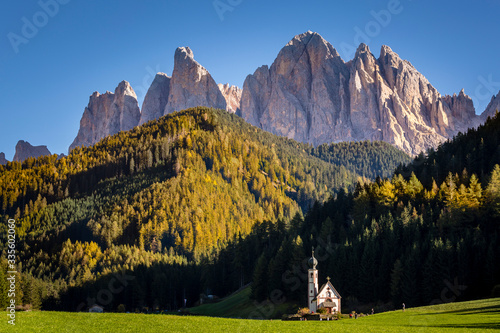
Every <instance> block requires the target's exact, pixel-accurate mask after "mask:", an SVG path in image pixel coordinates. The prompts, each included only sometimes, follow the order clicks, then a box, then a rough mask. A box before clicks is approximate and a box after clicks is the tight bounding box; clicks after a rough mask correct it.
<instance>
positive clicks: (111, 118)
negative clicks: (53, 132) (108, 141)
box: [69, 81, 140, 151]
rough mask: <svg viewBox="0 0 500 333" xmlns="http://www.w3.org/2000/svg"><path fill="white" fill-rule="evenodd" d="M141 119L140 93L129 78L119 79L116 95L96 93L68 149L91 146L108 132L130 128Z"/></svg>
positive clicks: (113, 132)
mask: <svg viewBox="0 0 500 333" xmlns="http://www.w3.org/2000/svg"><path fill="white" fill-rule="evenodd" d="M139 118H140V110H139V105H138V103H137V96H136V95H135V92H134V90H133V89H132V87H131V86H130V84H129V83H128V82H127V81H122V82H120V84H119V85H118V87H117V88H116V89H115V93H114V94H113V93H111V92H106V93H105V94H103V95H101V94H99V93H98V92H94V93H93V94H92V96H90V100H89V104H88V106H87V107H86V108H85V111H84V112H83V116H82V119H81V120H80V130H79V131H78V135H77V136H76V138H75V140H74V141H73V143H72V144H71V146H70V147H69V151H71V150H72V149H73V148H75V147H79V146H92V145H94V144H95V143H97V142H98V141H99V140H101V139H102V138H104V137H106V136H108V135H112V134H116V133H118V132H120V131H127V130H130V129H132V128H134V127H135V126H137V125H138V123H139Z"/></svg>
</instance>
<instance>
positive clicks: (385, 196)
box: [242, 114, 500, 307]
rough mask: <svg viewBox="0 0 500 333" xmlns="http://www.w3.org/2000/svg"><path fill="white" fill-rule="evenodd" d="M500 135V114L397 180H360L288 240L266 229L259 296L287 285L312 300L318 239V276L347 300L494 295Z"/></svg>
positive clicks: (401, 171) (410, 301) (499, 254)
mask: <svg viewBox="0 0 500 333" xmlns="http://www.w3.org/2000/svg"><path fill="white" fill-rule="evenodd" d="M499 139H500V116H499V115H498V114H497V116H496V117H495V118H494V119H490V120H488V122H487V123H486V124H485V125H484V126H480V127H479V128H478V129H471V130H469V131H468V133H466V134H459V135H458V136H457V137H456V138H455V139H454V140H452V141H449V142H446V143H444V144H443V145H441V146H440V147H439V148H438V149H437V150H436V151H434V150H431V151H429V152H428V154H427V155H424V154H422V155H420V156H418V157H417V158H416V159H415V160H414V161H413V162H412V163H410V164H409V165H408V166H406V167H400V168H398V170H397V172H396V173H395V175H394V176H393V177H392V178H390V179H384V180H378V181H376V182H367V183H359V184H358V185H357V187H356V190H355V191H354V192H353V193H350V194H345V193H339V195H338V196H337V198H335V199H332V200H330V201H328V202H326V203H325V204H324V205H316V206H314V207H313V209H312V210H310V211H309V213H308V214H307V216H306V217H305V218H304V219H300V218H299V217H296V218H295V219H294V220H292V223H291V225H290V227H289V228H288V229H287V230H286V231H283V232H280V233H279V234H280V235H282V236H281V237H279V238H278V237H276V235H274V234H273V231H272V230H269V229H268V230H267V231H266V232H261V233H260V236H259V237H257V238H258V239H259V241H260V248H262V249H263V250H262V251H261V256H260V258H259V259H258V261H257V262H256V266H255V269H254V273H253V279H252V280H253V285H252V288H253V289H252V290H253V296H254V298H255V299H257V300H264V299H267V298H269V297H270V295H271V294H272V293H273V292H274V291H275V290H282V291H284V292H285V294H286V295H287V296H288V297H289V299H296V298H299V300H301V301H302V303H303V302H305V295H306V283H305V281H306V276H305V275H304V272H305V268H304V266H305V265H304V260H303V259H302V261H301V257H302V258H304V257H307V255H308V253H309V251H310V248H311V246H316V248H317V253H320V254H319V255H317V257H318V260H319V265H318V268H319V270H320V278H321V279H325V278H326V276H328V275H329V276H330V277H331V278H332V283H333V284H334V285H335V287H336V289H337V290H338V291H339V292H340V293H341V295H342V296H343V297H344V298H345V303H344V304H357V303H358V302H361V303H368V302H369V303H372V304H383V303H386V302H392V304H394V305H395V306H396V307H398V306H399V305H400V304H401V303H402V302H404V303H406V304H407V306H415V305H425V304H431V303H442V302H449V301H454V300H458V299H476V298H481V297H489V296H492V295H493V294H494V293H495V292H494V288H495V286H497V287H496V290H499V289H500V287H499V285H500V267H499V266H498V259H499V258H500V241H499V237H500V167H499V164H500V146H499V143H500V140H499ZM416 175H418V176H416ZM420 179H422V180H420ZM242 246H243V248H245V246H247V245H242ZM304 252H305V256H304ZM280 276H281V277H282V278H281V279H280V278H279V277H280ZM298 282H300V283H298ZM496 293H498V291H497V292H496Z"/></svg>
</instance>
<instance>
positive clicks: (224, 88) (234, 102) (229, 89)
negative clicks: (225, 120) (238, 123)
mask: <svg viewBox="0 0 500 333" xmlns="http://www.w3.org/2000/svg"><path fill="white" fill-rule="evenodd" d="M218 87H219V90H220V92H221V93H222V96H224V99H225V100H226V110H227V111H228V112H231V113H237V114H239V111H240V104H241V93H242V92H243V91H242V90H241V88H238V87H237V86H231V85H229V83H226V84H222V83H219V84H218Z"/></svg>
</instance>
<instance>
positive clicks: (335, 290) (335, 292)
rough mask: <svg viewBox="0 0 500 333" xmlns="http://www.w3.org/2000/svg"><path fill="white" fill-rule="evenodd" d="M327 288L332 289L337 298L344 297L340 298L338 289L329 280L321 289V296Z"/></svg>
mask: <svg viewBox="0 0 500 333" xmlns="http://www.w3.org/2000/svg"><path fill="white" fill-rule="evenodd" d="M326 287H330V289H331V290H332V291H333V293H334V294H335V296H337V297H338V298H342V296H340V294H339V292H338V291H337V289H335V287H334V286H333V284H332V283H331V282H330V280H328V281H327V282H326V283H325V284H324V285H322V286H321V288H319V292H318V295H320V294H321V293H322V292H323V289H325V288H326Z"/></svg>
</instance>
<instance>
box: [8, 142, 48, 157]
mask: <svg viewBox="0 0 500 333" xmlns="http://www.w3.org/2000/svg"><path fill="white" fill-rule="evenodd" d="M46 155H51V154H50V151H49V150H48V149H47V146H32V145H31V144H30V143H29V142H27V141H23V140H19V141H18V142H17V144H16V153H15V155H14V161H16V162H23V161H24V160H25V159H27V158H30V157H34V158H38V157H40V156H46ZM4 158H5V155H4Z"/></svg>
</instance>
